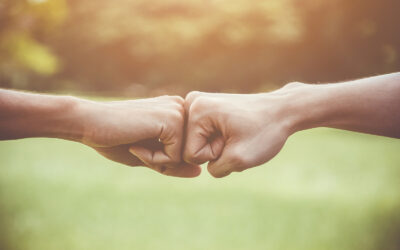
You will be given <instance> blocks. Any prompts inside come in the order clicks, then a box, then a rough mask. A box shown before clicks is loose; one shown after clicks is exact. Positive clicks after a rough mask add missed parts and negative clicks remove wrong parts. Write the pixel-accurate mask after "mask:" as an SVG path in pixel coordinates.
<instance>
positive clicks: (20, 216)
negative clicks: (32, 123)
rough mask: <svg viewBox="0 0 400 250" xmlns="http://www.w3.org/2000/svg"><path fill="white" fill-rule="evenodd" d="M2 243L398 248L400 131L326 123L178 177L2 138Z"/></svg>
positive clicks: (85, 152)
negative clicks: (217, 167)
mask: <svg viewBox="0 0 400 250" xmlns="http://www.w3.org/2000/svg"><path fill="white" fill-rule="evenodd" d="M0 166H1V167H0V249H7V250H14V249H29V250H47V249H57V250H62V249H66V250H67V249H68V250H69V249H77V250H80V249H82V250H83V249H85V250H87V249H95V250H102V249H104V250H106V249H107V250H110V249H118V250H125V249H138V250H146V249H152V250H153V249H173V250H180V249H182V250H187V249H190V250H192V249H194V250H196V249H207V250H213V249H215V250H222V249H229V250H235V249H246V250H247V249H252V250H253V249H271V250H288V249H295V250H303V249H304V250H313V249H315V250H330V249H332V250H338V249H340V250H347V249H349V250H350V249H351V250H354V249H356V250H357V249H359V250H368V249H385V250H390V249H392V250H393V249H400V240H399V235H400V140H395V139H389V138H384V137H377V136H369V135H362V134H357V133H350V132H343V131H338V130H332V129H315V130H310V131H305V132H301V133H298V134H296V135H294V136H293V137H291V138H290V139H289V141H288V143H287V145H286V146H285V148H284V150H283V151H282V152H281V153H280V154H279V155H278V156H277V157H276V158H275V159H273V160H272V161H271V162H269V163H267V164H265V165H264V166H261V167H258V168H254V169H251V170H248V171H245V172H243V173H240V174H239V173H236V174H233V175H231V176H229V177H227V178H224V179H214V178H212V177H210V176H209V174H208V173H207V172H206V171H204V172H203V174H202V175H201V176H200V177H199V178H195V179H178V178H169V177H165V176H161V175H158V174H157V173H155V172H153V171H150V170H147V169H145V168H129V167H124V166H121V165H118V164H116V163H113V162H110V161H107V160H106V159H103V158H102V157H101V156H99V155H97V154H96V152H94V151H93V150H91V149H90V148H87V147H85V146H82V145H79V144H76V143H72V142H66V141H61V140H53V139H29V140H20V141H7V142H0Z"/></svg>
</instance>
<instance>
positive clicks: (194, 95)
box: [185, 91, 201, 102]
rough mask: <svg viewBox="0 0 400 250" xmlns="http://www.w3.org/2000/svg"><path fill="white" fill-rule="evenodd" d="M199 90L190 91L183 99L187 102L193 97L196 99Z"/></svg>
mask: <svg viewBox="0 0 400 250" xmlns="http://www.w3.org/2000/svg"><path fill="white" fill-rule="evenodd" d="M200 94H201V92H200V91H190V92H189V93H188V94H187V95H186V97H185V101H187V102H192V101H193V100H194V99H196V98H197V97H198V96H200Z"/></svg>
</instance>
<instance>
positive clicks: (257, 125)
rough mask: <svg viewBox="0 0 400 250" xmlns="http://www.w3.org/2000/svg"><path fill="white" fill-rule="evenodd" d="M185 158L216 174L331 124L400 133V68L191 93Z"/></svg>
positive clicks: (265, 157) (266, 156) (257, 160)
mask: <svg viewBox="0 0 400 250" xmlns="http://www.w3.org/2000/svg"><path fill="white" fill-rule="evenodd" d="M185 110H186V116H187V117H186V118H187V129H186V143H185V149H184V160H185V161H186V162H189V163H192V164H202V163H205V162H207V161H208V162H209V163H208V171H209V172H210V174H211V175H213V176H214V177H224V176H227V175H229V174H230V173H232V172H241V171H243V170H245V169H249V168H252V167H255V166H258V165H260V164H263V163H265V162H267V161H269V160H270V159H272V158H273V157H274V156H275V155H277V154H278V153H279V151H280V150H281V149H282V147H283V146H284V144H285V142H286V140H287V139H288V137H289V136H290V135H292V134H294V133H295V132H297V131H301V130H305V129H310V128H316V127H330V128H337V129H344V130H351V131H356V132H362V133H369V134H374V135H381V136H388V137H394V138H400V73H393V74H388V75H382V76H377V77H371V78H366V79H361V80H355V81H350V82H343V83H337V84H320V85H312V84H305V83H298V82H296V83H290V84H288V85H286V86H285V87H283V88H281V89H279V90H276V91H273V92H270V93H262V94H216V93H202V92H191V93H189V94H188V95H187V96H186V100H185Z"/></svg>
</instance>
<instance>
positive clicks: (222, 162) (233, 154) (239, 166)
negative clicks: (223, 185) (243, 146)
mask: <svg viewBox="0 0 400 250" xmlns="http://www.w3.org/2000/svg"><path fill="white" fill-rule="evenodd" d="M241 153H242V152H240V151H238V150H236V147H235V146H229V145H228V146H225V148H224V150H223V152H222V154H221V157H219V158H218V159H217V160H215V161H210V162H209V163H208V166H207V169H208V172H209V173H210V174H211V175H212V176H214V177H215V178H222V177H225V176H228V175H230V174H231V173H232V172H234V171H235V172H236V171H242V170H244V169H246V167H245V166H246V164H245V161H244V159H243V156H242V154H241Z"/></svg>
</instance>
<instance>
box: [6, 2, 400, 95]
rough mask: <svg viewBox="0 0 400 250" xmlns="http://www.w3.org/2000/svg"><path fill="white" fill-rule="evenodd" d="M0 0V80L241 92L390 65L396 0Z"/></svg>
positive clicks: (399, 41) (23, 84)
mask: <svg viewBox="0 0 400 250" xmlns="http://www.w3.org/2000/svg"><path fill="white" fill-rule="evenodd" d="M66 1H67V2H64V0H30V1H28V0H2V2H1V3H0V86H3V87H17V88H28V89H43V90H52V89H53V90H54V89H66V88H72V89H74V90H81V91H102V92H104V93H105V94H107V93H110V94H127V95H130V94H136V95H147V94H151V95H156V94H162V93H163V92H168V93H177V94H184V93H185V92H187V91H189V90H191V89H200V90H207V91H241V92H247V91H248V92H250V91H257V90H260V89H261V88H262V89H270V88H274V87H277V86H278V85H281V84H284V83H286V82H288V81H293V80H300V81H313V82H314V81H337V80H342V79H346V78H354V77H360V76H366V75H371V74H378V73H386V72H390V71H397V70H399V66H400V60H399V51H400V37H399V36H400V32H398V23H399V21H400V17H399V15H398V14H397V10H399V9H400V6H399V5H400V2H399V1H398V0H382V1H373V0H355V1H345V0H332V1H314V0H270V1H251V2H249V1H246V0H235V1H228V0H221V1H213V0H206V1H204V0H186V1H182V0H151V1H149V0H116V1H107V0H96V1H82V0H79V1H78V0H66Z"/></svg>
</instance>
